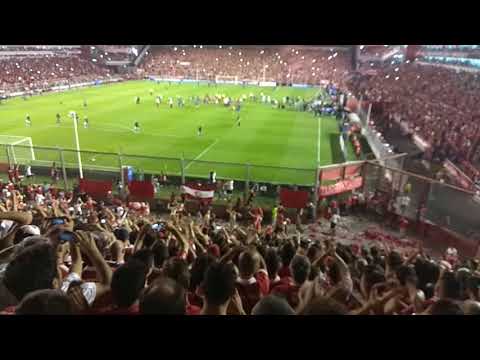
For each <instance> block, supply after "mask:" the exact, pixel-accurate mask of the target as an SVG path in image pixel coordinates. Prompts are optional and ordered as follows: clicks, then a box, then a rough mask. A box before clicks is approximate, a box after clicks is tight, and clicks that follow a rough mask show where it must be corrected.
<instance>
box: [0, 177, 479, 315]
mask: <svg viewBox="0 0 480 360" xmlns="http://www.w3.org/2000/svg"><path fill="white" fill-rule="evenodd" d="M52 176H53V177H54V179H55V175H52ZM17 178H18V177H17ZM11 180H13V182H3V183H2V184H1V185H0V187H1V192H0V193H1V197H0V200H1V204H0V220H1V222H0V249H1V250H0V258H1V263H2V264H1V266H0V309H1V310H2V314H98V315H100V314H103V315H113V314H117V315H118V314H121V315H134V314H176V315H226V314H228V315H243V314H251V315H263V314H272V315H273V314H276V315H295V314H300V315H343V314H358V315H360V314H365V315H366V314H377V315H380V314H399V315H407V314H434V315H436V314H478V313H479V312H480V302H478V301H479V286H480V274H479V273H478V261H477V260H473V259H465V260H460V257H459V254H457V253H456V250H455V249H452V248H449V249H448V250H447V252H446V253H445V255H444V257H443V258H434V257H433V256H432V255H431V254H428V253H427V252H426V251H424V249H423V248H422V246H421V244H419V245H418V246H416V245H415V244H410V245H411V246H410V247H407V248H405V247H404V242H403V241H401V240H396V241H393V242H392V241H388V237H381V238H380V239H381V241H380V242H378V243H375V245H371V246H359V244H358V243H351V244H346V243H342V242H341V241H339V239H338V236H337V235H338V232H336V230H338V229H336V228H337V225H340V223H341V222H342V220H341V219H344V218H347V217H348V216H353V215H352V214H356V215H361V216H364V215H365V214H366V213H367V212H369V211H370V210H369V209H373V208H375V207H376V205H375V204H376V203H377V202H378V200H379V199H378V198H376V195H374V196H373V197H372V198H370V197H368V198H367V199H366V200H365V197H364V196H363V195H361V194H354V195H353V196H352V197H350V198H349V200H347V201H345V202H344V203H340V202H339V201H337V200H335V199H329V200H331V201H330V202H329V201H327V199H324V200H323V201H322V202H321V204H320V205H319V209H318V212H319V213H322V214H323V215H322V218H321V219H320V220H319V222H320V223H327V224H329V225H330V226H329V227H330V229H331V231H327V232H325V233H322V234H321V237H320V239H316V240H311V238H309V235H308V230H307V229H308V227H309V226H311V224H312V218H313V217H314V211H315V208H314V207H312V206H313V205H312V204H309V206H308V207H307V209H305V210H306V211H305V212H303V210H302V211H299V212H297V214H296V215H295V216H294V217H293V218H291V217H289V216H288V214H287V212H286V211H285V209H282V207H280V206H275V207H274V209H273V210H272V217H271V220H270V219H269V217H268V216H266V214H265V213H264V210H263V209H261V208H260V207H258V206H256V205H255V194H254V193H253V192H252V193H250V195H249V196H248V197H245V198H238V199H237V201H236V202H231V203H229V204H228V205H227V214H228V218H225V219H220V218H217V217H216V216H215V213H214V212H213V211H212V209H211V208H210V207H209V205H208V204H204V205H203V206H202V207H201V209H200V210H199V212H198V213H196V214H189V213H187V212H186V209H187V207H186V205H185V198H184V197H182V198H177V197H175V196H174V195H172V197H171V199H170V202H169V204H168V209H169V214H168V215H160V214H155V213H153V212H151V211H150V209H149V207H148V205H146V204H141V203H129V202H128V200H127V199H125V198H120V197H114V196H113V195H111V194H109V195H108V196H107V198H106V199H104V201H95V200H93V199H92V198H91V197H89V196H88V195H86V194H82V193H80V192H79V190H78V189H75V190H74V191H73V192H68V193H65V192H63V191H61V190H60V189H58V188H57V186H56V185H55V184H54V183H52V184H43V185H31V184H25V185H22V180H18V179H16V176H13V177H12V179H11ZM312 209H313V212H312V211H311V210H312ZM290 223H291V224H290ZM291 226H293V227H294V228H295V231H294V232H293V233H291V232H290V231H289V230H288V229H289V228H290V227H291ZM367 235H368V236H370V237H372V238H374V237H376V236H378V234H374V233H372V231H370V232H369V233H368V234H367ZM405 249H409V251H404V250H405Z"/></svg>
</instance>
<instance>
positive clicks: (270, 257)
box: [265, 248, 282, 293]
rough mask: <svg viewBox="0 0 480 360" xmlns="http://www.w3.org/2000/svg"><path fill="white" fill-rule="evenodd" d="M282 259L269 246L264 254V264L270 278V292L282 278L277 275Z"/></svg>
mask: <svg viewBox="0 0 480 360" xmlns="http://www.w3.org/2000/svg"><path fill="white" fill-rule="evenodd" d="M281 264H282V260H281V259H280V256H279V255H278V253H277V250H276V249H274V248H269V249H268V250H267V253H266V254H265V265H266V266H267V271H268V278H269V279H270V293H272V292H273V290H274V288H275V287H276V286H278V285H280V284H281V283H282V279H281V278H280V276H279V275H278V270H280V265H281Z"/></svg>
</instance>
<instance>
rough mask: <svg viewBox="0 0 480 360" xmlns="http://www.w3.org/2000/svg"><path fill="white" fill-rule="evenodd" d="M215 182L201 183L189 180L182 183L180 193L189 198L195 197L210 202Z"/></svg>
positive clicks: (213, 193)
mask: <svg viewBox="0 0 480 360" xmlns="http://www.w3.org/2000/svg"><path fill="white" fill-rule="evenodd" d="M215 188H216V186H215V184H202V183H197V182H189V183H185V185H182V187H181V190H182V194H185V195H186V197H187V198H189V199H196V200H200V201H202V202H207V203H209V202H211V201H212V199H213V196H214V195H215Z"/></svg>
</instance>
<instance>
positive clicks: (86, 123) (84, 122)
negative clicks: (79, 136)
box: [83, 116, 89, 129]
mask: <svg viewBox="0 0 480 360" xmlns="http://www.w3.org/2000/svg"><path fill="white" fill-rule="evenodd" d="M88 126H89V123H88V117H86V116H85V117H84V118H83V128H84V129H88Z"/></svg>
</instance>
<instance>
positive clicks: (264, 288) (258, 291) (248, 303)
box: [236, 250, 270, 314]
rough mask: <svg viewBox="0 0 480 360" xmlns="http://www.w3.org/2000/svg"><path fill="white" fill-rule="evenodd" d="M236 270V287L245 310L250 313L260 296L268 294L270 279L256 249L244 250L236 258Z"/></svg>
mask: <svg viewBox="0 0 480 360" xmlns="http://www.w3.org/2000/svg"><path fill="white" fill-rule="evenodd" d="M238 270H239V277H238V279H237V284H236V288H237V290H238V293H239V295H240V298H241V299H242V304H243V307H244V309H245V312H246V313H247V314H250V312H251V311H252V309H253V307H254V306H255V304H256V303H257V302H258V301H259V300H260V298H261V297H262V296H266V295H268V291H269V287H270V281H269V279H268V273H267V270H266V265H265V261H264V260H263V258H262V257H261V255H260V254H259V253H258V252H256V251H252V250H248V251H244V252H242V253H241V254H240V257H239V259H238Z"/></svg>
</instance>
